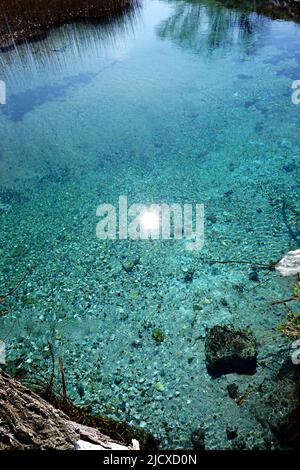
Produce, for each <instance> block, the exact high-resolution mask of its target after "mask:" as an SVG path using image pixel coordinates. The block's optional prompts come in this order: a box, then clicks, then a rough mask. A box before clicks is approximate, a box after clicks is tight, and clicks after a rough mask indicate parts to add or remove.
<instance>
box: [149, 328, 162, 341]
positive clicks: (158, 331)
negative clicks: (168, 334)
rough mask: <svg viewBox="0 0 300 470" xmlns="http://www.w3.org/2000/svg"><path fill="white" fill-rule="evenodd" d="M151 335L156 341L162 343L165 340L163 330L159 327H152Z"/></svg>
mask: <svg viewBox="0 0 300 470" xmlns="http://www.w3.org/2000/svg"><path fill="white" fill-rule="evenodd" d="M151 336H152V338H153V339H154V340H155V341H156V342H157V343H162V342H163V341H164V340H165V335H164V332H163V331H162V330H161V329H160V328H153V330H152V333H151Z"/></svg>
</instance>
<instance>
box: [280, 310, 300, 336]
mask: <svg viewBox="0 0 300 470" xmlns="http://www.w3.org/2000/svg"><path fill="white" fill-rule="evenodd" d="M277 330H278V331H280V332H281V333H283V334H284V335H285V336H287V337H288V338H290V339H292V340H293V341H295V340H296V339H299V338H300V314H299V313H289V314H288V315H287V317H286V319H285V321H284V323H282V324H281V325H278V326H277Z"/></svg>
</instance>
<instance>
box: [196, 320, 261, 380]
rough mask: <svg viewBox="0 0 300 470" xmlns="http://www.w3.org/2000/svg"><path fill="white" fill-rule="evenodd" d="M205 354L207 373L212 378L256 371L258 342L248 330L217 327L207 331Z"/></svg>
mask: <svg viewBox="0 0 300 470" xmlns="http://www.w3.org/2000/svg"><path fill="white" fill-rule="evenodd" d="M205 354H206V367H207V371H208V373H209V374H210V375H212V376H216V377H217V376H220V375H223V374H230V373H233V372H236V373H237V374H254V373H255V371H256V358H257V348H256V341H255V338H254V336H253V334H252V333H251V331H250V330H249V329H248V328H247V329H235V328H233V327H231V326H227V325H216V326H214V327H213V328H210V329H208V330H207V331H206V340H205Z"/></svg>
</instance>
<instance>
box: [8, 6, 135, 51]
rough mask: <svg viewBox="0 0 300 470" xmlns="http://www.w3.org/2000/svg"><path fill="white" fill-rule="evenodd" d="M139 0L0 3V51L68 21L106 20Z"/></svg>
mask: <svg viewBox="0 0 300 470" xmlns="http://www.w3.org/2000/svg"><path fill="white" fill-rule="evenodd" d="M137 1H138V0H0V49H2V50H3V49H6V48H10V47H13V46H14V45H15V44H17V43H20V42H22V41H24V40H30V39H34V38H36V37H39V36H41V35H43V34H45V33H46V32H47V31H48V30H49V29H50V28H52V27H54V26H59V25H61V24H64V23H67V22H71V21H97V20H103V19H104V20H105V19H109V18H111V17H114V16H117V15H119V14H122V13H123V12H124V10H127V9H128V8H130V7H132V6H134V5H136V3H137Z"/></svg>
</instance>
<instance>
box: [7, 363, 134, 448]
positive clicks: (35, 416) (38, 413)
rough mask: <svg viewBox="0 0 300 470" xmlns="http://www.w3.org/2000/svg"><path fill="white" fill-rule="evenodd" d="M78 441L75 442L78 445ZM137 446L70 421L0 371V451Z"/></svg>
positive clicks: (60, 412)
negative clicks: (127, 444)
mask: <svg viewBox="0 0 300 470" xmlns="http://www.w3.org/2000/svg"><path fill="white" fill-rule="evenodd" d="M78 443H79V444H78ZM93 445H96V446H97V447H96V448H97V449H98V450H115V449H116V450H130V449H138V447H139V446H138V442H136V441H134V442H133V445H132V447H128V446H125V445H123V444H122V443H120V442H116V441H113V440H112V439H111V438H109V437H107V436H105V435H104V434H102V433H101V432H100V431H98V430H97V429H94V428H90V427H88V426H83V425H81V424H78V423H75V422H74V421H71V420H70V419H69V418H68V416H67V415H65V414H64V413H63V412H62V411H60V410H57V409H55V408H54V407H53V406H52V405H50V404H49V403H48V402H47V401H45V400H44V399H42V398H41V397H40V396H39V395H37V394H35V393H34V392H32V391H31V390H28V389H27V388H25V387H24V386H23V385H22V384H20V383H19V382H17V381H16V380H15V379H13V378H11V377H10V376H9V375H7V374H6V373H4V372H3V371H1V370H0V450H4V449H7V450H11V449H21V450H25V449H40V450H44V449H48V450H50V449H51V450H75V449H76V448H78V449H79V448H91V449H93V448H95V447H93Z"/></svg>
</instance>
